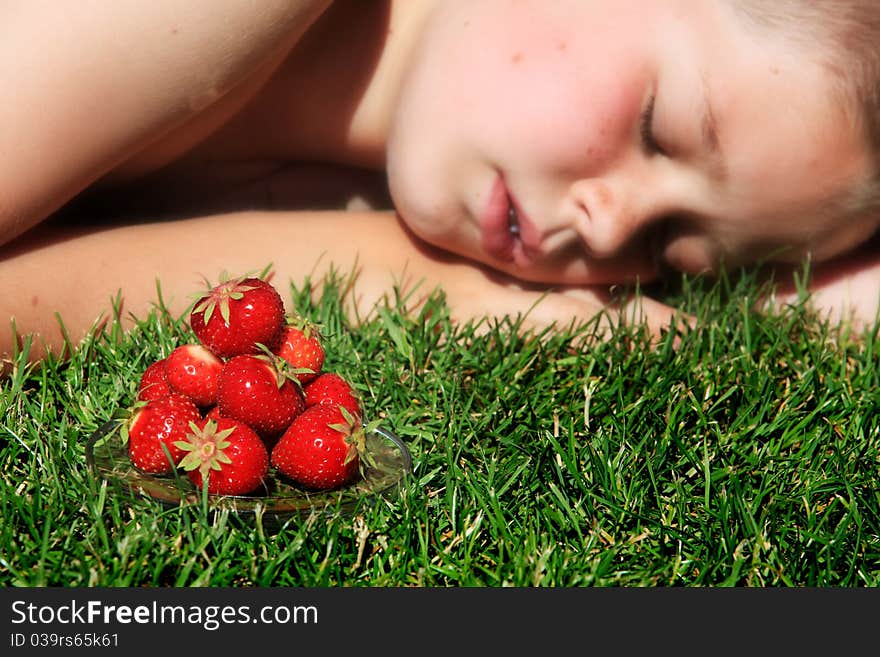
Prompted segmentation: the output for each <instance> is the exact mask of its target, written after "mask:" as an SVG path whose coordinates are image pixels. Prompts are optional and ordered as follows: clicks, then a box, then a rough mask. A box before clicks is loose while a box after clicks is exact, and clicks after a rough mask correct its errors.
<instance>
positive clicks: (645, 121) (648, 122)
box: [639, 95, 666, 155]
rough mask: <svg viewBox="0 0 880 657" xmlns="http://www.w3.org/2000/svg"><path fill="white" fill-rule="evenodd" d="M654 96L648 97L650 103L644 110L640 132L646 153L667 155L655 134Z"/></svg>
mask: <svg viewBox="0 0 880 657" xmlns="http://www.w3.org/2000/svg"><path fill="white" fill-rule="evenodd" d="M654 98H655V97H654V96H653V95H652V96H651V97H650V98H649V99H648V104H647V105H646V106H645V109H644V111H643V112H642V116H641V119H640V124H639V132H640V133H641V136H642V146H643V147H644V149H645V152H646V153H648V154H650V155H666V151H665V150H664V149H663V147H662V146H661V145H660V144H659V143H657V139H656V137H655V136H654Z"/></svg>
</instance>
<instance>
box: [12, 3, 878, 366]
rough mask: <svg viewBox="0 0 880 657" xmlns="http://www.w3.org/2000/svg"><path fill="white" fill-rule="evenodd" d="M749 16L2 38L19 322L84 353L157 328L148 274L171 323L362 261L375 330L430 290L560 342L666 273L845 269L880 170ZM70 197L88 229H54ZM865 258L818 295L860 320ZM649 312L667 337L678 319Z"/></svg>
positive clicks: (247, 24)
mask: <svg viewBox="0 0 880 657" xmlns="http://www.w3.org/2000/svg"><path fill="white" fill-rule="evenodd" d="M732 1H733V0H651V1H650V2H645V1H644V0H619V1H618V0H615V1H614V2H610V1H607V0H606V1H590V0H553V1H552V2H548V1H546V0H396V1H395V0H392V1H389V2H384V3H383V2H370V3H363V2H361V1H360V0H344V1H343V0H338V1H337V2H330V1H328V0H303V1H301V2H291V1H290V0H265V1H264V2H263V3H256V4H254V3H250V2H246V1H245V0H212V1H210V2H209V1H208V0H192V2H191V3H188V4H187V5H186V6H185V10H184V9H182V6H181V5H178V4H176V3H173V2H167V3H166V2H158V3H132V4H131V5H128V4H125V3H119V4H114V5H112V6H107V7H105V8H104V9H103V10H102V13H100V14H93V13H89V12H81V13H78V14H77V15H76V16H73V17H66V18H64V20H62V19H61V18H60V17H59V16H58V13H57V12H53V11H52V10H51V7H50V6H48V5H46V6H43V5H42V4H41V3H30V2H24V1H22V2H21V3H20V4H16V5H15V7H16V9H17V11H16V12H15V13H12V14H8V15H7V18H10V25H12V28H10V30H8V31H9V33H10V34H11V35H12V37H11V38H8V39H5V40H3V42H2V43H0V62H3V63H2V64H0V68H2V72H3V75H2V76H0V77H2V78H3V79H4V80H6V81H7V82H6V84H7V85H8V89H11V90H13V91H14V96H15V98H16V102H15V103H9V104H6V105H5V106H4V107H3V108H0V125H4V126H7V129H6V130H4V131H2V132H0V152H4V153H8V154H11V156H9V157H6V158H4V159H3V160H2V161H0V179H2V180H4V189H3V195H2V196H0V277H2V279H3V280H4V281H5V282H6V284H7V287H8V289H11V290H14V292H13V293H9V294H7V295H6V296H5V297H4V299H3V301H2V303H3V308H2V310H0V314H4V313H5V314H6V316H10V317H14V318H15V320H16V324H17V329H18V330H19V331H23V332H26V333H28V332H32V333H35V334H37V335H38V336H40V338H41V340H43V341H44V342H45V343H46V345H47V347H57V346H58V345H59V337H60V334H59V332H58V330H57V327H56V326H55V322H56V320H55V313H56V312H57V313H58V314H59V315H61V316H63V317H64V318H65V322H66V328H67V331H68V333H69V334H70V335H73V336H81V335H83V334H84V333H85V332H86V331H87V330H88V329H89V328H90V327H91V325H92V323H93V322H94V321H95V319H96V318H98V317H100V316H104V317H106V316H107V314H108V312H109V304H108V299H110V298H112V297H113V296H114V295H115V293H116V292H117V290H121V291H122V293H123V298H124V302H125V308H126V310H127V311H129V312H130V313H131V314H132V315H134V316H137V315H143V314H144V313H145V312H146V311H148V310H149V309H150V308H151V307H152V304H153V303H154V302H155V297H156V287H155V284H156V279H157V277H158V278H161V279H162V285H163V290H164V301H165V302H166V303H167V304H168V305H169V309H170V310H171V311H172V312H177V311H181V310H182V309H183V308H184V307H185V303H186V301H187V300H188V299H189V298H190V295H191V294H192V292H193V291H194V288H196V287H197V286H198V285H200V284H201V281H202V278H203V277H204V276H208V277H216V276H217V275H218V273H219V272H221V271H232V272H235V271H246V270H259V269H261V268H262V267H264V266H265V265H266V264H267V263H273V266H274V270H275V274H276V277H277V279H276V280H287V279H290V280H302V278H303V277H304V276H307V275H308V276H313V277H319V276H320V275H322V274H323V273H326V272H327V271H328V270H329V269H330V268H331V264H335V265H337V267H341V268H343V269H344V268H345V267H346V266H349V265H351V264H353V263H356V264H357V266H358V271H359V278H358V282H357V288H356V290H355V293H354V294H353V296H352V303H353V304H354V307H355V309H356V310H357V311H358V312H367V311H368V309H369V307H370V306H371V304H372V303H374V302H375V301H377V300H379V299H381V298H382V297H383V295H386V294H388V293H389V291H390V289H391V287H392V284H395V283H397V282H400V281H409V282H413V281H424V282H425V286H426V287H425V289H431V288H432V287H433V286H435V285H440V286H442V287H443V288H444V290H445V292H446V295H447V301H448V303H449V305H450V308H451V310H452V312H453V314H454V316H455V318H456V319H459V320H466V319H470V318H474V317H479V316H482V315H483V314H487V315H489V316H495V317H500V316H505V315H516V314H518V313H528V316H529V318H530V320H531V321H533V322H534V323H535V324H536V325H548V324H551V323H557V322H562V323H569V322H571V321H577V320H579V319H587V318H589V317H591V316H593V315H595V313H596V312H599V311H600V310H603V309H606V308H607V307H608V306H607V303H608V302H609V295H608V286H609V285H613V284H618V283H630V282H634V281H642V282H646V281H649V280H653V279H655V278H656V277H657V276H658V275H660V274H661V273H662V272H664V271H666V270H668V269H674V270H682V271H687V272H699V271H704V270H707V269H714V268H715V267H717V265H718V263H719V262H722V261H723V262H725V263H734V264H736V263H745V262H754V261H757V260H761V259H763V258H766V257H769V256H772V257H773V258H775V259H779V260H780V261H788V262H797V261H799V260H800V259H801V258H803V257H804V256H806V255H809V256H810V257H812V258H813V259H814V260H815V261H821V260H826V259H829V258H833V257H834V256H836V255H839V254H845V253H847V252H848V250H849V249H852V248H854V247H856V246H857V245H859V244H861V243H862V242H864V241H865V240H866V239H867V237H868V236H869V235H870V234H871V233H872V232H873V231H874V229H875V226H876V218H875V217H870V216H866V217H857V218H855V219H853V218H847V219H846V220H844V219H842V218H841V216H840V215H839V213H837V214H834V213H826V212H822V211H820V210H821V209H822V208H824V207H825V206H826V205H827V203H828V201H829V200H830V199H833V198H835V197H837V196H839V195H841V194H844V193H845V192H846V191H847V190H849V189H850V188H851V187H852V186H853V185H854V184H856V183H858V182H860V181H862V180H864V179H865V178H866V177H868V176H869V175H871V173H872V163H871V161H870V158H869V157H868V153H867V149H866V148H865V144H864V139H863V136H862V134H861V130H860V127H859V124H858V122H857V121H854V120H852V114H851V113H850V110H851V109H852V108H850V107H848V106H846V105H845V104H843V103H842V102H840V99H839V98H838V97H837V96H836V95H835V94H832V93H831V89H832V86H831V78H830V74H829V73H828V71H827V70H826V69H824V68H823V67H822V66H821V65H820V64H819V63H818V61H814V59H812V58H811V54H812V53H805V52H803V51H802V50H801V49H799V48H796V47H794V46H792V45H791V44H789V43H787V42H786V41H784V40H782V39H778V38H773V36H772V35H769V36H768V35H754V34H753V33H752V32H750V31H749V30H748V29H747V27H746V26H745V24H744V23H743V22H742V21H741V20H740V19H739V18H738V17H735V16H734V15H733V13H732V12H731V11H730V9H729V6H728V4H727V3H728V2H732ZM202 4H204V5H205V6H204V7H202V6H201V5H202ZM257 5H259V6H257ZM202 9H204V11H202ZM208 9H210V11H209V10H208ZM13 18H14V21H13V20H12V19H13ZM231 25H235V29H232V28H231V27H230V26H231ZM108 34H112V35H114V38H113V39H108V38H107V36H106V35H108ZM117 42H118V43H126V44H127V46H126V47H125V48H124V49H119V48H117V47H116V46H115V45H114V44H116V43H117ZM35 117H39V120H35ZM386 174H387V188H386ZM386 192H390V198H388V195H387V194H386ZM77 195H79V196H80V198H81V199H83V200H86V201H88V204H87V205H82V204H81V203H80V202H78V203H77V204H75V205H74V206H72V207H74V208H79V212H80V214H76V213H73V212H62V213H61V214H60V215H58V217H57V219H56V221H53V222H51V223H44V220H45V219H46V218H47V217H50V216H51V215H52V214H53V213H54V212H55V211H56V210H58V209H63V208H64V206H65V204H67V203H68V202H69V201H71V199H74V198H75V197H76V196H77ZM82 208H86V211H87V214H82V212H83V210H82ZM319 210H320V211H319ZM96 211H100V212H101V213H103V214H104V215H105V217H104V218H103V223H102V224H100V225H99V226H97V227H92V226H90V225H88V224H89V222H88V219H90V218H91V217H92V216H93V215H92V214H91V213H92V212H96ZM160 217H161V218H162V219H163V221H161V222H156V221H152V219H156V218H160ZM84 218H85V219H86V220H85V221H84ZM29 229H30V231H29ZM196 245H197V247H196ZM196 248H197V250H198V258H197V259H195V260H194V259H193V255H192V253H193V249H196ZM850 262H851V263H854V262H858V263H859V265H858V269H856V270H853V269H850V270H849V271H847V272H846V276H843V277H841V276H837V275H836V274H835V272H838V273H839V272H840V271H841V268H840V267H839V266H838V265H836V264H835V265H833V266H831V267H830V268H829V269H828V270H826V271H825V272H824V275H825V278H824V279H822V280H824V281H826V282H827V283H828V284H827V285H824V286H819V287H817V289H816V293H817V299H820V300H821V302H822V303H823V304H824V305H825V306H827V307H828V308H832V309H836V310H838V311H840V310H841V309H842V308H844V307H848V306H850V305H853V302H854V300H855V301H856V302H857V304H856V305H858V304H862V305H861V306H860V307H859V311H860V312H861V313H862V315H863V316H868V315H870V314H871V313H872V312H873V310H874V309H876V290H877V289H878V281H880V266H878V265H877V264H876V258H875V257H874V256H873V255H868V256H864V254H863V257H862V259H861V260H858V261H857V260H856V259H851V260H850ZM72 265H75V266H72ZM59 271H64V272H66V275H64V276H59V275H58V272H59ZM818 280H820V279H818V278H817V281H818ZM854 281H857V283H858V285H857V286H856V285H854V284H852V283H853V282H854ZM548 291H549V292H550V294H547V293H548ZM419 298H421V297H419ZM538 301H540V305H536V304H537V302H538ZM640 304H641V305H640V312H641V316H644V317H646V318H647V320H648V321H649V324H650V325H651V326H652V327H653V328H655V329H659V328H660V327H662V326H664V325H665V324H666V323H668V322H669V321H671V318H673V317H674V316H675V314H676V309H673V308H669V307H667V306H665V305H663V304H661V303H658V302H656V301H653V300H650V299H642V300H640ZM11 351H12V333H11V331H10V330H9V328H8V327H0V356H4V355H8V354H9V353H10V352H11Z"/></svg>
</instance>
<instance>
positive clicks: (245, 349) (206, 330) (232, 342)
mask: <svg viewBox="0 0 880 657" xmlns="http://www.w3.org/2000/svg"><path fill="white" fill-rule="evenodd" d="M284 322H285V311H284V301H283V300H282V299H281V295H280V294H278V291H277V290H276V289H275V288H274V287H272V285H271V284H270V283H268V282H267V281H264V280H263V279H261V278H256V277H241V278H235V279H231V280H225V281H222V282H221V283H219V284H217V285H215V286H214V287H212V288H211V289H210V290H209V291H208V294H207V295H205V296H203V297H202V298H201V299H199V300H198V301H197V302H196V304H195V306H193V309H192V312H190V317H189V323H190V327H191V328H192V330H193V332H194V333H195V334H196V337H197V338H198V339H199V342H201V343H202V344H203V345H205V346H206V347H207V348H208V349H210V350H211V351H213V352H214V353H215V354H216V355H217V356H218V357H219V358H232V357H233V356H237V355H239V354H247V353H258V352H259V351H260V349H259V346H258V345H260V344H262V345H265V346H266V347H268V348H269V349H272V348H274V347H277V345H278V340H279V339H280V337H281V331H282V329H283V328H284Z"/></svg>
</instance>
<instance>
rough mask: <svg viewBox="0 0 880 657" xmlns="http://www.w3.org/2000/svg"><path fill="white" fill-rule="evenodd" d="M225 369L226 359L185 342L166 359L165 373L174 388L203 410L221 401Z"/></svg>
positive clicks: (204, 348)
mask: <svg viewBox="0 0 880 657" xmlns="http://www.w3.org/2000/svg"><path fill="white" fill-rule="evenodd" d="M221 369H223V361H221V360H220V359H219V358H217V356H215V355H214V354H213V352H211V351H209V350H208V349H207V348H206V347H204V346H202V345H200V344H185V345H181V346H179V347H177V348H176V349H174V351H172V352H171V353H170V354H168V357H167V358H166V359H165V376H166V377H167V379H168V385H169V386H171V389H172V390H174V392H179V393H180V394H182V395H186V396H187V397H189V398H190V399H192V400H193V401H194V402H195V404H196V406H198V407H199V408H203V409H204V408H208V407H209V406H212V405H214V404H216V403H217V384H218V382H219V380H220V370H221Z"/></svg>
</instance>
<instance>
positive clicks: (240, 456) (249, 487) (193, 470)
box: [177, 418, 269, 495]
mask: <svg viewBox="0 0 880 657" xmlns="http://www.w3.org/2000/svg"><path fill="white" fill-rule="evenodd" d="M177 447H179V448H180V449H181V450H183V451H184V452H186V456H184V457H183V459H182V460H181V461H180V467H182V468H183V469H184V470H185V471H186V474H187V476H188V477H189V479H190V481H192V482H193V484H194V485H195V486H197V487H198V488H201V487H202V485H203V483H204V482H205V481H207V488H208V492H209V493H211V494H213V495H247V494H248V493H252V492H253V491H254V490H256V489H257V488H258V487H259V486H260V484H262V483H263V480H264V479H265V478H266V475H267V474H268V472H269V452H268V451H267V450H266V445H264V444H263V441H262V440H261V439H260V437H259V436H258V435H257V434H256V433H254V431H253V429H251V428H250V427H249V426H247V425H246V424H245V423H244V422H239V421H238V420H231V419H229V418H219V419H216V420H202V421H201V422H198V423H195V422H194V423H192V424H191V425H190V433H189V435H188V436H187V438H186V439H185V440H181V441H179V442H178V443H177Z"/></svg>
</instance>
